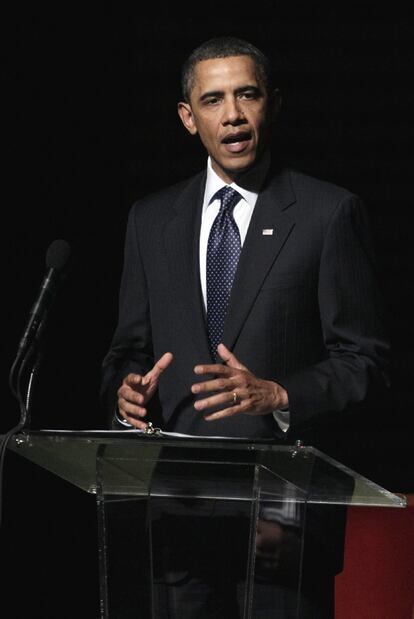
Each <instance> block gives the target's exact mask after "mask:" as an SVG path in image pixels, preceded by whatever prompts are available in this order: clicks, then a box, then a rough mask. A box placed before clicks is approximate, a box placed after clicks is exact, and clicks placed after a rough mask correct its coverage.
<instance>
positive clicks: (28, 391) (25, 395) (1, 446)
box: [0, 316, 46, 526]
mask: <svg viewBox="0 0 414 619" xmlns="http://www.w3.org/2000/svg"><path fill="white" fill-rule="evenodd" d="M45 322H46V316H44V317H43V320H42V321H41V323H40V325H39V327H38V330H37V333H36V337H35V339H34V340H33V342H32V343H31V344H30V346H29V347H28V349H27V350H24V349H23V350H19V351H18V353H17V355H16V358H15V360H14V362H13V365H12V366H11V369H10V373H9V385H10V388H11V391H12V392H13V394H14V395H15V397H16V399H17V401H18V403H19V409H20V419H19V421H18V423H17V424H16V425H15V426H14V427H13V428H11V429H10V430H9V431H8V432H6V434H3V435H0V526H1V521H2V502H3V501H2V497H3V465H4V457H5V454H6V449H7V445H8V443H9V441H10V439H11V438H12V437H13V436H14V435H15V434H17V433H18V432H21V431H22V430H25V429H27V428H29V427H30V422H31V405H32V395H33V387H34V385H35V382H36V379H37V376H38V371H39V367H40V364H41V361H42V358H43V350H42V347H41V345H40V344H41V338H40V335H41V332H42V331H43V327H44V325H45ZM33 357H34V359H33ZM31 360H32V364H31V366H30V365H29V363H30V361H31ZM19 363H20V365H19ZM16 372H17V378H16V382H15V383H14V380H15V375H16ZM25 375H27V376H28V378H27V381H26V387H25V389H24V388H23V381H24V377H25Z"/></svg>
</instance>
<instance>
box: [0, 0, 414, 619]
mask: <svg viewBox="0 0 414 619" xmlns="http://www.w3.org/2000/svg"><path fill="white" fill-rule="evenodd" d="M56 6H57V5H56ZM253 8H254V10H253ZM193 10H194V6H193ZM410 10H411V9H410V8H403V7H402V6H400V5H399V4H398V3H393V4H392V6H390V5H388V6H387V7H386V8H385V7H384V8H381V6H380V5H379V4H378V3H376V2H355V3H349V2H347V3H346V4H345V3H344V6H341V4H338V3H335V4H334V3H332V6H330V3H323V2H310V3H305V2H303V3H301V2H296V3H286V4H285V3H281V2H262V3H255V5H254V7H252V6H251V7H246V8H244V9H243V8H242V7H241V5H240V4H236V3H233V4H232V3H227V4H226V5H225V6H224V5H222V4H220V3H217V5H215V4H214V3H210V4H209V5H208V6H207V5H206V6H203V7H201V6H200V11H202V15H201V16H199V17H194V16H192V15H193V14H192V12H191V11H190V10H188V11H186V10H184V8H181V9H180V8H178V7H171V6H168V7H164V6H163V5H158V4H157V3H155V4H154V3H152V4H151V6H150V7H148V8H147V9H146V15H145V16H144V15H143V14H141V13H142V10H141V8H140V7H139V6H137V7H135V8H134V9H129V10H127V9H126V8H125V7H122V8H119V6H118V8H117V9H115V8H114V9H112V10H111V9H110V8H106V9H104V8H102V6H101V7H98V6H96V7H92V6H89V7H88V8H87V9H85V7H83V8H82V9H78V10H76V9H75V8H73V7H72V6H69V5H67V6H66V8H64V7H62V6H59V8H54V9H53V8H49V9H48V10H46V9H43V10H41V9H39V7H36V8H29V9H26V10H25V11H23V10H22V11H21V12H20V11H19V10H18V9H17V8H16V9H15V10H11V9H9V13H8V14H7V15H6V16H5V17H6V18H5V19H4V20H3V25H2V30H3V32H2V41H3V46H4V50H3V56H4V57H5V60H6V62H5V64H4V70H3V79H2V81H3V89H2V90H3V96H2V99H3V101H2V103H3V112H2V121H3V122H2V134H3V138H2V145H3V150H4V153H3V164H2V171H3V181H2V190H1V197H2V205H3V208H2V215H1V217H2V220H3V225H2V231H3V243H2V246H3V252H4V257H3V264H4V270H3V272H4V275H3V277H4V281H3V334H4V337H3V347H2V349H3V359H4V362H5V370H4V372H3V374H2V397H3V406H2V411H1V418H0V430H1V431H6V430H8V429H9V428H11V427H12V426H14V425H15V424H16V423H17V421H18V418H19V410H18V406H17V402H16V401H15V399H14V398H13V396H12V394H11V392H10V390H9V387H8V378H7V375H8V369H9V368H10V366H11V364H12V362H13V360H14V357H15V353H16V347H17V343H18V341H19V338H20V336H21V334H22V331H23V328H24V326H25V324H26V321H27V319H28V313H29V310H30V308H31V305H32V303H33V301H34V299H35V297H36V295H37V293H38V290H39V286H40V283H41V280H42V278H43V276H44V273H45V255H46V251H47V248H48V246H49V244H50V243H51V242H52V241H53V240H54V239H57V238H63V239H65V240H67V241H68V242H69V243H70V246H71V260H70V265H69V269H68V273H67V277H66V280H65V282H64V285H63V286H62V288H61V290H60V291H59V294H58V297H57V299H56V302H55V304H54V306H53V312H52V313H51V315H50V318H49V322H48V330H47V334H46V341H45V357H44V361H43V364H42V366H41V373H40V376H39V382H38V385H37V388H36V391H35V394H34V400H33V423H32V425H33V427H35V428H42V427H43V428H45V427H48V428H65V429H66V428H70V429H89V428H99V427H104V423H105V421H104V419H103V415H102V412H101V410H100V406H99V401H98V388H99V377H100V363H101V360H102V357H103V356H104V354H105V352H106V350H107V347H108V345H109V342H110V339H111V336H112V332H113V328H114V326H115V321H116V312H117V294H118V286H119V277H120V272H121V267H122V252H123V237H124V230H125V224H126V218H127V214H128V210H129V208H130V206H131V204H132V202H133V200H134V199H136V198H138V197H140V196H142V195H144V194H146V193H148V192H150V191H152V190H154V189H158V188H160V187H162V186H166V185H168V184H169V183H172V182H175V181H176V180H180V179H182V178H185V177H187V176H189V175H190V174H192V173H193V172H196V171H198V170H199V169H201V167H202V166H203V165H204V164H205V155H204V152H203V150H202V148H201V147H200V145H199V144H198V142H197V141H196V140H194V139H191V136H188V135H187V134H186V132H185V130H184V129H183V128H182V126H181V123H180V121H179V119H178V116H177V113H176V102H177V101H178V100H179V98H180V90H179V74H180V66H181V63H182V61H183V60H184V59H185V57H186V56H187V54H188V53H189V52H190V51H191V50H192V49H193V48H194V47H195V46H196V45H198V44H199V43H200V42H202V41H203V40H205V39H206V38H210V37H211V36H215V35H220V34H232V35H236V36H241V37H244V38H247V39H249V40H250V41H251V42H253V43H255V44H256V45H258V46H259V47H261V48H262V49H263V50H264V51H265V52H267V53H268V55H269V56H270V57H271V58H272V57H273V56H274V55H275V52H276V50H279V51H280V52H281V55H282V59H283V71H282V76H283V80H282V85H283V88H282V92H283V110H282V113H281V116H280V120H279V127H278V131H277V135H276V138H275V139H277V140H278V141H279V146H280V152H281V153H282V155H283V156H284V158H285V160H286V161H287V162H289V163H290V164H292V165H294V166H296V167H298V168H300V169H301V170H303V171H305V172H308V173H310V174H313V175H316V176H319V177H321V178H324V179H327V180H330V181H333V182H335V183H337V184H340V185H343V186H345V187H347V188H348V189H351V190H352V191H354V192H355V193H357V194H359V195H360V196H361V197H362V198H363V199H364V201H365V202H366V204H367V206H368V209H369V214H370V217H371V224H372V229H373V234H374V241H375V244H376V249H377V257H378V273H379V279H380V285H381V287H382V290H383V295H384V304H385V312H386V321H387V328H388V331H389V334H390V337H391V342H392V350H393V357H392V397H391V405H390V407H389V408H388V409H387V411H386V414H384V412H382V413H381V415H379V416H378V423H375V424H372V423H371V422H370V423H369V424H364V423H363V422H361V426H360V427H359V428H354V429H353V430H352V431H348V434H347V435H346V440H347V441H350V444H351V445H353V446H354V447H353V448H352V447H351V449H350V457H349V462H346V464H349V465H352V466H354V467H357V470H358V471H359V472H361V473H363V474H366V475H367V476H369V477H370V478H372V479H373V480H374V481H376V482H378V483H380V484H382V485H385V486H386V487H387V488H389V489H390V490H392V491H394V492H410V491H413V474H412V458H411V456H410V450H411V449H412V448H411V445H412V442H413V433H412V430H411V416H412V415H413V404H414V387H413V383H414V375H413V367H414V363H413V360H412V351H413V331H412V317H413V310H414V308H413V300H412V297H413V294H412V288H413V283H412V282H413V281H414V278H413V246H414V232H413V217H412V209H413V204H412V202H413V197H412V196H413V191H412V188H411V184H412V178H413V165H412V163H413V159H412V154H411V152H410V151H411V150H412V142H413V140H412V127H413V121H412V116H413V109H414V101H413V91H414V88H413V68H414V63H413V48H414V36H413V35H414V32H413V22H412V16H411V14H410V13H409V11H410ZM52 498H53V500H52ZM4 499H5V500H4V506H3V519H4V522H3V525H2V532H1V536H2V537H1V538H2V546H3V550H2V554H3V556H4V557H6V563H7V564H8V570H7V576H5V577H4V578H3V581H4V584H5V585H6V587H7V588H6V591H7V590H8V591H9V594H10V596H11V597H12V599H14V602H15V604H17V606H16V608H15V611H13V612H15V613H16V614H13V613H9V615H8V616H10V617H14V616H16V617H20V616H23V614H24V613H23V610H22V609H27V608H29V606H28V604H29V602H28V600H29V599H31V601H30V609H31V610H30V616H31V617H43V618H46V617H56V616H59V617H66V616H68V617H70V616H73V613H74V612H75V610H76V612H77V613H78V615H79V616H85V617H86V616H88V617H93V616H97V611H96V610H95V607H96V604H97V577H98V575H97V559H96V555H95V550H96V549H95V544H96V537H95V536H96V531H95V515H94V510H95V506H94V502H93V498H92V497H89V496H87V495H83V494H82V493H81V492H80V491H77V490H76V489H75V488H73V487H71V486H70V485H69V484H66V483H65V482H61V481H60V480H55V479H53V478H52V476H50V475H49V474H46V473H45V472H44V471H41V470H34V467H30V466H28V465H27V463H23V462H20V460H19V459H18V458H17V457H15V456H13V455H12V454H10V455H9V456H8V459H7V461H6V467H5V496H4ZM62 532H63V533H64V534H63V536H61V534H62ZM2 563H3V561H2ZM72 564H73V566H72ZM20 591H25V592H26V593H25V595H23V596H21V595H20V593H19V592H20ZM79 599H83V600H84V601H83V603H82V604H83V611H84V612H83V611H82V609H81V608H80V607H79V605H78V604H79ZM63 600H64V604H63V607H62V606H61V603H62V601H63ZM19 613H21V614H19ZM94 613H96V614H94Z"/></svg>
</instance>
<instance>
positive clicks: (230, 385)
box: [191, 344, 289, 421]
mask: <svg viewBox="0 0 414 619" xmlns="http://www.w3.org/2000/svg"><path fill="white" fill-rule="evenodd" d="M217 351H218V353H219V355H220V357H221V358H222V359H223V361H224V363H225V365H221V364H218V363H217V364H211V365H196V367H195V368H194V373H195V374H197V375H203V374H213V375H215V377H214V378H213V379H211V380H207V381H205V382H200V383H195V384H194V385H193V386H192V388H191V391H192V392H193V393H194V394H196V395H198V394H203V393H209V395H208V397H206V398H203V399H201V400H197V401H196V402H195V403H194V408H195V409H196V410H198V411H204V410H207V409H210V408H212V407H217V406H220V407H222V408H221V410H219V411H217V412H214V413H210V414H209V413H207V414H206V415H205V419H206V420H208V421H213V420H214V419H222V418H223V417H229V416H231V415H237V414H239V413H244V414H246V415H267V414H268V413H271V412H272V411H275V410H277V409H280V408H286V407H287V406H288V405H289V400H288V394H287V391H286V390H285V389H284V388H283V387H282V386H281V385H279V384H278V383H276V382H273V381H270V380H263V379H261V378H257V377H256V376H255V375H254V374H252V372H250V371H249V370H248V369H247V368H246V367H245V366H244V365H243V364H242V363H240V361H239V360H238V359H237V358H236V357H235V356H234V355H233V353H231V352H230V351H229V349H228V348H226V346H224V344H219V346H218V348H217ZM210 394H212V395H210Z"/></svg>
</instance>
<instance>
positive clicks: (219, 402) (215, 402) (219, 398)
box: [194, 391, 242, 412]
mask: <svg viewBox="0 0 414 619" xmlns="http://www.w3.org/2000/svg"><path fill="white" fill-rule="evenodd" d="M241 399H242V396H241V392H236V391H230V392H229V391H226V392H224V393H217V394H214V395H211V396H209V397H208V398H203V399H202V400H197V401H196V402H194V408H195V409H196V410H198V411H202V410H205V409H208V408H212V407H217V406H223V405H224V406H225V408H226V409H227V408H228V407H229V406H231V407H232V408H235V406H236V405H238V404H240V403H241ZM220 412H221V411H220Z"/></svg>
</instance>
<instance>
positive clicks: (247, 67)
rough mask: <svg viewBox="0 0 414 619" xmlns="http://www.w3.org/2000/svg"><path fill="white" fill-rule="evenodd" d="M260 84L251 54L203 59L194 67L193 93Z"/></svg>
mask: <svg viewBox="0 0 414 619" xmlns="http://www.w3.org/2000/svg"><path fill="white" fill-rule="evenodd" d="M247 85H250V86H259V85H260V84H259V76H258V74H257V71H256V65H255V63H254V61H253V60H252V58H250V56H229V57H228V58H211V59H209V60H201V61H200V62H198V63H197V64H196V65H195V67H194V87H193V94H196V95H198V96H199V95H200V94H202V93H203V92H206V91H226V90H233V89H235V88H240V87H241V86H247Z"/></svg>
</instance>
